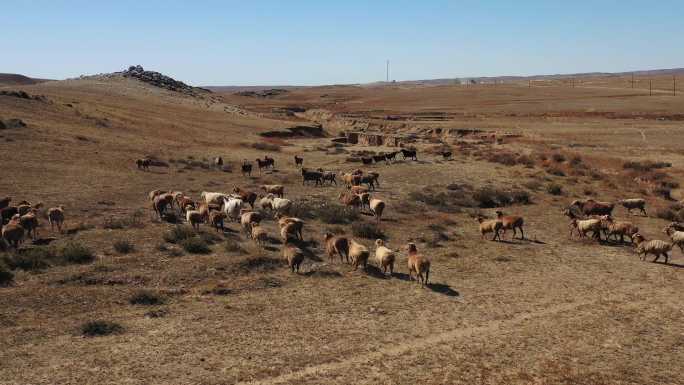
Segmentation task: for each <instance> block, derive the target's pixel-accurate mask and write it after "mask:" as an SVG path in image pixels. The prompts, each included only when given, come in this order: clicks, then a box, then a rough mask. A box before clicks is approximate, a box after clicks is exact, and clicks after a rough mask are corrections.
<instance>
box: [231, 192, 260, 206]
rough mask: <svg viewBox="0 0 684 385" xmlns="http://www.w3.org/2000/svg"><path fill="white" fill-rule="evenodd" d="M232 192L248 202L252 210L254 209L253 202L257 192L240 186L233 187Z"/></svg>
mask: <svg viewBox="0 0 684 385" xmlns="http://www.w3.org/2000/svg"><path fill="white" fill-rule="evenodd" d="M233 193H234V194H237V195H239V196H240V199H242V200H243V201H244V202H246V203H248V204H249V205H250V207H252V210H253V209H254V202H255V201H256V199H257V194H256V193H255V192H253V191H249V190H245V189H242V188H240V187H237V186H236V187H233Z"/></svg>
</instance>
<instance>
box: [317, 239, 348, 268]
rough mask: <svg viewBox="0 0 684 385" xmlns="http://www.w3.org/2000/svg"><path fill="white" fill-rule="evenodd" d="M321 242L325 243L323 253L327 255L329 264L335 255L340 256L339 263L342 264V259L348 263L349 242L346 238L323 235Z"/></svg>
mask: <svg viewBox="0 0 684 385" xmlns="http://www.w3.org/2000/svg"><path fill="white" fill-rule="evenodd" d="M323 241H324V242H325V252H326V253H327V254H328V258H329V259H330V262H332V260H333V257H334V256H335V254H337V255H339V256H340V262H342V258H343V257H344V258H345V259H346V260H347V263H349V240H348V239H347V238H346V237H340V236H335V235H332V234H331V233H325V236H324V238H323Z"/></svg>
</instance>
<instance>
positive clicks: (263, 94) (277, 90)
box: [235, 88, 289, 98]
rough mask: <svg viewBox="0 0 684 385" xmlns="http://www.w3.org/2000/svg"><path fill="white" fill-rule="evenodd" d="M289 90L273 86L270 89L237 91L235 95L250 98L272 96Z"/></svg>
mask: <svg viewBox="0 0 684 385" xmlns="http://www.w3.org/2000/svg"><path fill="white" fill-rule="evenodd" d="M288 92H289V91H288V90H283V89H280V88H273V89H270V90H261V91H240V92H236V93H235V95H238V96H246V97H250V98H272V97H276V96H280V95H282V94H286V93H288Z"/></svg>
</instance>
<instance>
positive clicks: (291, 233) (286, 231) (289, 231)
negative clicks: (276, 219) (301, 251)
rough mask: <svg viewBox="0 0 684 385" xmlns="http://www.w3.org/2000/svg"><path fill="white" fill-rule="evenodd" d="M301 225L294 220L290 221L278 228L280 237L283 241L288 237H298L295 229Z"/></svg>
mask: <svg viewBox="0 0 684 385" xmlns="http://www.w3.org/2000/svg"><path fill="white" fill-rule="evenodd" d="M300 228H301V226H300V224H298V223H295V222H290V223H287V224H286V225H285V226H283V227H281V228H280V238H282V239H283V242H287V241H289V240H290V239H295V240H296V239H299V238H298V236H297V235H298V234H297V230H298V229H300Z"/></svg>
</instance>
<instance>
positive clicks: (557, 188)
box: [546, 183, 563, 195]
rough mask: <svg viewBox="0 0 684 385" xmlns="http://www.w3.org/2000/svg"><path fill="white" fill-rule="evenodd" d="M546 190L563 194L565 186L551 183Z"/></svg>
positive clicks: (550, 192)
mask: <svg viewBox="0 0 684 385" xmlns="http://www.w3.org/2000/svg"><path fill="white" fill-rule="evenodd" d="M546 192H548V193H549V194H551V195H561V194H563V187H562V186H561V185H559V184H556V183H551V184H550V185H548V186H546Z"/></svg>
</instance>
